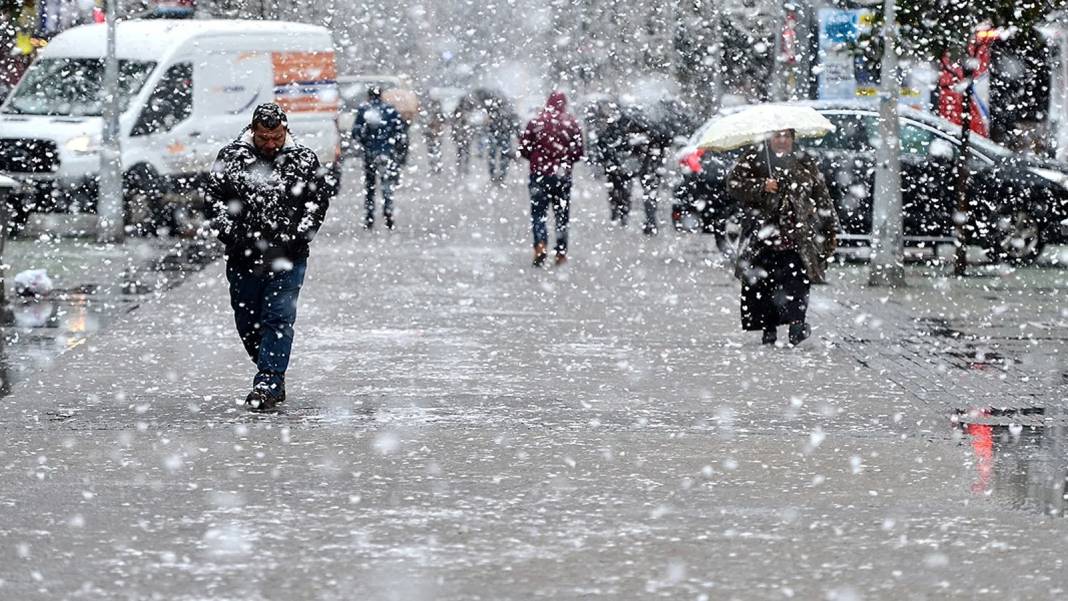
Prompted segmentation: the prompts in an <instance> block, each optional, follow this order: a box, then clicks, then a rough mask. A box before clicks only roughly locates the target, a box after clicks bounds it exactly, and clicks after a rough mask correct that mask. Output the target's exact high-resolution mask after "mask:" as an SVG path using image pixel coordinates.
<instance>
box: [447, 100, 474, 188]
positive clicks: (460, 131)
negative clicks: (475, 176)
mask: <svg viewBox="0 0 1068 601" xmlns="http://www.w3.org/2000/svg"><path fill="white" fill-rule="evenodd" d="M473 103H474V99H473V98H472V97H471V96H470V95H467V96H464V97H463V98H462V99H460V102H459V104H457V106H456V110H455V111H453V113H452V124H451V130H452V143H453V145H454V146H456V175H458V176H466V175H467V168H468V165H470V163H471V140H472V139H473V138H474V137H475V126H474V124H473V123H472V120H473V117H472V113H474V111H475V108H474V106H473Z"/></svg>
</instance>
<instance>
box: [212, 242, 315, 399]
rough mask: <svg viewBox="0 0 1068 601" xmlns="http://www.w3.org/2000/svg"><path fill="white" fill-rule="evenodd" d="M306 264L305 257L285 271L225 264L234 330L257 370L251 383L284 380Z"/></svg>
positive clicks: (280, 381)
mask: <svg viewBox="0 0 1068 601" xmlns="http://www.w3.org/2000/svg"><path fill="white" fill-rule="evenodd" d="M307 267H308V261H307V259H301V260H300V261H295V262H294V263H293V268H292V269H289V270H284V271H270V270H266V271H265V272H264V271H261V270H260V269H256V268H253V267H247V266H241V265H230V264H227V265H226V279H227V281H229V282H230V306H231V307H233V309H234V321H235V322H236V323H237V333H238V335H240V336H241V342H242V343H243V344H244V345H245V351H246V352H248V355H249V357H251V358H252V360H253V361H254V362H255V363H256V367H257V368H258V369H259V373H257V374H256V379H255V381H254V382H253V383H254V384H259V383H260V382H266V383H268V384H277V385H280V384H282V383H283V382H284V381H285V376H286V368H288V367H289V354H290V351H291V349H292V348H293V323H294V322H296V320H297V296H298V295H299V294H300V287H301V286H302V285H303V284H304V272H305V271H306V270H307Z"/></svg>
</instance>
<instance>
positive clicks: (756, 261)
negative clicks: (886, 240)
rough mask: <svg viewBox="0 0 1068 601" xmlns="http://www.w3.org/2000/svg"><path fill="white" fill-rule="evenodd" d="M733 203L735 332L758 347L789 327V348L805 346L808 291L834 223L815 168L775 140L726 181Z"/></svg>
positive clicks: (784, 134) (830, 246)
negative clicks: (749, 335) (738, 321)
mask: <svg viewBox="0 0 1068 601" xmlns="http://www.w3.org/2000/svg"><path fill="white" fill-rule="evenodd" d="M727 191H728V192H729V193H730V194H731V196H732V197H734V198H735V199H736V200H738V201H739V202H740V203H741V207H742V210H743V217H742V242H741V248H740V250H739V253H738V259H737V264H736V267H735V275H736V276H737V277H738V278H739V279H741V281H742V298H741V312H742V328H743V329H745V330H758V331H762V332H763V333H764V334H763V342H764V344H774V343H775V342H776V340H777V339H778V326H780V325H789V337H790V338H789V339H790V344H791V345H798V344H800V343H801V342H802V341H803V340H804V339H806V338H808V336H809V334H810V328H809V325H808V323H807V321H806V312H807V310H808V299H809V288H810V286H811V284H812V283H814V282H816V283H820V282H823V281H825V277H826V269H827V261H828V260H829V259H830V257H831V256H832V255H833V254H834V250H835V246H836V243H837V232H838V215H837V212H836V211H835V208H834V204H833V202H832V201H831V197H830V194H829V193H828V191H827V186H826V184H825V183H824V181H823V175H822V174H821V173H820V171H819V168H818V166H817V165H816V162H815V160H813V159H812V157H810V156H808V155H807V154H803V153H796V152H794V133H793V131H791V130H787V131H781V132H776V133H775V134H774V135H773V136H772V138H771V139H770V140H769V141H768V142H766V143H765V145H764V146H762V147H761V148H758V149H754V150H750V151H749V152H747V153H745V154H743V155H742V157H741V158H740V159H739V160H738V162H737V163H736V164H735V166H734V168H733V169H732V170H731V173H730V175H729V176H728V178H727Z"/></svg>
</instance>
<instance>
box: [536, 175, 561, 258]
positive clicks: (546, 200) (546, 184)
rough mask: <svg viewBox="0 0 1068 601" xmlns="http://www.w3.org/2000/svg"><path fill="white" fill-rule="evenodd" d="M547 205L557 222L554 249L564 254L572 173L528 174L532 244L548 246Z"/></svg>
mask: <svg viewBox="0 0 1068 601" xmlns="http://www.w3.org/2000/svg"><path fill="white" fill-rule="evenodd" d="M549 207H552V209H553V221H555V222H556V252H558V253H560V254H567V229H568V224H569V222H570V221H571V177H570V176H566V175H563V176H561V175H536V174H533V173H531V174H530V221H531V226H532V229H533V230H534V246H537V245H538V244H545V245H546V246H548V240H549V232H548V228H547V227H546V222H547V221H548V220H549V217H548V212H549Z"/></svg>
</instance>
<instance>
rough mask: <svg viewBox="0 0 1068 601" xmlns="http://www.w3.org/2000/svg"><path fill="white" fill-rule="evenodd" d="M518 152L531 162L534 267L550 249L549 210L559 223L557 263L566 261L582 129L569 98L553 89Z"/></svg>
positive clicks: (539, 265)
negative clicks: (570, 109) (569, 106)
mask: <svg viewBox="0 0 1068 601" xmlns="http://www.w3.org/2000/svg"><path fill="white" fill-rule="evenodd" d="M519 154H520V155H521V156H522V157H523V158H525V159H527V160H529V161H530V220H531V225H532V229H533V231H534V266H535V267H541V266H542V265H543V264H545V259H546V257H547V254H548V253H547V249H548V244H549V241H548V237H549V234H548V231H547V228H546V221H548V217H547V212H548V210H549V207H550V206H551V207H552V209H553V220H554V221H555V222H556V264H557V265H562V264H563V263H564V262H565V261H567V229H568V223H569V221H570V218H571V169H572V167H573V166H574V164H575V162H576V161H578V160H579V159H580V158H582V155H583V147H582V130H581V129H580V128H579V125H578V121H577V120H576V119H575V117H574V116H572V115H571V114H570V113H568V112H567V97H566V96H564V93H563V92H553V93H552V94H550V95H549V100H548V102H547V103H546V104H545V108H544V109H543V110H542V112H541V113H540V114H539V115H538V116H537V117H535V118H534V119H532V120H531V121H530V123H528V124H527V127H526V129H525V130H524V131H523V135H522V136H521V137H520V138H519Z"/></svg>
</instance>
